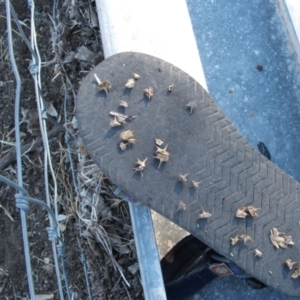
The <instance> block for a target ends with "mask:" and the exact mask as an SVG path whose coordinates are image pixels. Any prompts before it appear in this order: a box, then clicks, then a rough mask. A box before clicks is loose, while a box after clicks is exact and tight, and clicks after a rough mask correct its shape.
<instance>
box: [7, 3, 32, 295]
mask: <svg viewBox="0 0 300 300" xmlns="http://www.w3.org/2000/svg"><path fill="white" fill-rule="evenodd" d="M5 3H6V20H7V35H8V47H9V56H10V61H11V64H12V68H13V71H14V75H15V78H16V95H15V127H16V130H15V138H16V155H17V177H18V185H19V186H20V187H21V188H22V187H23V177H22V157H21V140H20V127H19V122H20V120H19V113H20V95H21V79H20V75H19V72H18V68H17V65H16V62H15V56H14V50H13V46H12V45H13V41H12V29H11V16H10V1H9V0H6V2H5ZM20 213H21V224H22V236H23V244H24V253H25V262H26V271H27V278H28V286H29V294H30V297H31V299H35V293H34V284H33V278H32V268H31V261H30V253H29V243H28V233H27V221H26V211H25V210H24V209H21V211H20Z"/></svg>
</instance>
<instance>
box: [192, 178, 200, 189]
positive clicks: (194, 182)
mask: <svg viewBox="0 0 300 300" xmlns="http://www.w3.org/2000/svg"><path fill="white" fill-rule="evenodd" d="M200 183H201V181H198V182H196V181H194V180H192V186H193V188H195V189H199V184H200Z"/></svg>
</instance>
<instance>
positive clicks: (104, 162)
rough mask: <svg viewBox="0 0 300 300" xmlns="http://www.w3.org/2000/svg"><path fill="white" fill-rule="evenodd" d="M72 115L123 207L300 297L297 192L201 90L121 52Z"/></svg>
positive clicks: (156, 63) (172, 70) (103, 66)
mask: <svg viewBox="0 0 300 300" xmlns="http://www.w3.org/2000/svg"><path fill="white" fill-rule="evenodd" d="M125 85H126V86H127V87H126V86H125ZM76 106H77V119H78V123H79V130H80V134H81V137H82V139H83V142H84V144H85V146H86V148H87V151H88V153H89V154H90V155H91V157H92V159H93V160H94V161H95V163H96V164H97V165H98V166H99V167H100V169H101V170H102V171H103V172H104V174H106V175H107V176H108V177H109V178H110V179H111V180H112V181H113V182H114V183H115V184H116V185H117V186H118V187H119V190H122V191H123V193H126V194H127V195H130V197H128V199H129V200H130V199H131V201H134V202H141V203H143V204H145V205H147V206H149V207H150V208H151V209H153V210H155V211H157V212H158V213H160V214H162V215H163V216H165V217H167V218H168V219H170V220H171V221H173V222H174V223H176V224H178V225H179V226H181V227H182V228H184V229H186V230H187V231H189V232H190V233H192V234H193V235H194V236H196V237H197V238H199V239H200V240H202V241H203V242H204V243H205V244H207V245H208V246H209V247H210V248H212V249H214V250H215V251H216V252H217V253H219V254H220V255H223V256H225V257H226V258H228V259H230V260H231V261H232V262H234V263H235V264H237V265H238V266H239V267H240V268H242V269H243V270H245V271H246V272H247V273H248V274H251V275H252V276H253V277H255V278H257V279H258V280H260V281H262V282H263V283H265V284H266V285H268V286H272V287H274V288H276V289H278V290H280V291H282V292H283V293H286V294H288V295H291V296H297V295H299V294H300V279H299V278H297V277H298V276H299V275H300V266H299V261H300V251H299V247H300V241H299V239H298V237H299V228H300V227H299V224H300V209H299V208H300V203H299V198H300V188H299V187H300V186H299V183H298V182H297V181H296V180H294V179H293V178H292V177H291V176H290V175H288V174H287V173H285V172H284V171H282V170H281V169H280V168H278V167H277V166H276V165H274V164H273V163H272V162H271V161H269V160H268V159H267V158H266V157H265V156H264V155H262V154H261V153H260V152H259V151H258V150H257V149H255V148H254V147H253V146H252V145H251V144H250V143H249V142H248V141H247V140H246V139H245V138H244V137H243V136H242V135H241V134H240V133H239V132H238V131H237V129H236V128H235V127H234V126H233V125H232V123H231V122H230V121H229V120H228V119H227V118H226V117H225V115H224V114H223V113H222V111H221V110H220V108H219V107H218V106H217V104H216V103H215V102H214V100H213V99H212V98H211V97H210V96H209V94H208V93H207V92H206V91H205V90H204V89H203V88H202V87H201V85H200V84H199V83H197V82H196V81H195V80H194V79H193V78H191V77H190V76H189V75H187V74H186V73H184V72H183V71H181V70H180V69H178V68H177V67H175V66H173V65H171V64H169V63H167V62H165V61H163V60H161V59H158V58H155V57H152V56H149V55H145V54H141V53H120V54H117V55H114V56H111V57H109V58H108V59H106V60H105V61H103V62H102V63H100V64H99V65H98V66H97V67H96V68H95V69H94V70H92V71H91V72H90V73H89V74H88V75H87V76H86V77H85V78H84V80H83V81H82V84H81V87H80V90H79V93H78V97H77V101H76ZM237 216H238V217H237ZM285 261H286V262H285ZM293 262H295V263H293Z"/></svg>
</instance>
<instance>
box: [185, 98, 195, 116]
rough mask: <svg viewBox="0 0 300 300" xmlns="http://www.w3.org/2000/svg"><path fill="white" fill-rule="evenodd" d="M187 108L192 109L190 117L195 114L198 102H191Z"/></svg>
mask: <svg viewBox="0 0 300 300" xmlns="http://www.w3.org/2000/svg"><path fill="white" fill-rule="evenodd" d="M186 107H188V108H189V109H190V115H191V114H192V112H193V109H194V108H195V107H197V102H196V101H191V102H189V103H188V104H187V105H186Z"/></svg>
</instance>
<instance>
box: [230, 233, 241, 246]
mask: <svg viewBox="0 0 300 300" xmlns="http://www.w3.org/2000/svg"><path fill="white" fill-rule="evenodd" d="M230 240H231V245H233V246H234V245H235V244H236V243H237V242H239V240H240V237H239V236H238V235H237V236H235V237H234V238H230Z"/></svg>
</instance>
